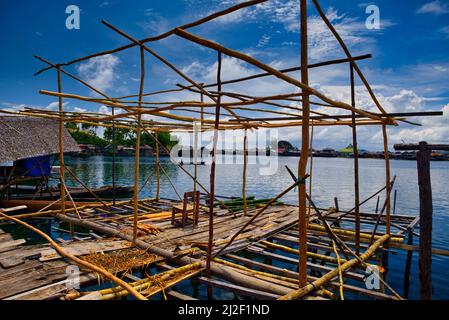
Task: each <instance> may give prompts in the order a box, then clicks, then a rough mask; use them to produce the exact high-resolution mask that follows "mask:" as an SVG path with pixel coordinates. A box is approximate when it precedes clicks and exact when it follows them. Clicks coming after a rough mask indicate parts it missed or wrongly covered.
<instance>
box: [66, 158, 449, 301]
mask: <svg viewBox="0 0 449 320" xmlns="http://www.w3.org/2000/svg"><path fill="white" fill-rule="evenodd" d="M267 160H268V159H267V158H262V159H260V161H261V162H262V163H256V162H257V158H256V157H250V159H249V162H250V164H249V165H248V173H247V177H248V178H247V194H248V195H254V196H256V197H257V198H269V197H273V196H275V195H277V194H278V193H280V192H282V191H283V190H284V189H285V188H286V187H288V186H289V185H290V184H291V182H292V180H291V178H290V176H289V174H288V172H287V171H286V169H285V166H286V165H287V166H289V167H290V168H291V169H292V170H293V172H295V171H296V168H297V162H298V158H294V157H279V158H274V157H273V158H270V159H269V161H271V163H272V167H274V168H275V169H276V168H277V169H276V170H272V171H273V172H272V174H270V175H262V174H261V170H263V169H264V168H265V170H266V169H267V165H266V162H265V161H267ZM116 161H117V162H116V183H117V184H118V185H130V184H132V183H133V180H132V179H133V177H134V158H133V157H119V158H117V160H116ZM187 162H188V159H186V161H185V163H187ZM241 162H242V161H241V158H240V157H239V156H236V157H232V156H230V157H229V156H228V157H227V158H226V163H227V164H218V165H217V175H216V193H218V194H219V195H223V196H236V197H240V196H241V183H242V173H243V169H242V165H241ZM66 164H67V165H69V166H70V167H71V168H72V170H73V171H74V172H75V173H76V174H77V176H78V177H79V178H80V179H81V180H82V181H84V182H85V183H86V184H88V185H89V186H91V187H96V186H102V185H111V184H112V158H111V157H103V156H95V157H89V158H71V157H67V159H66ZM161 165H162V168H163V170H164V171H165V173H166V175H168V176H169V177H170V179H171V181H172V182H173V184H174V185H175V186H176V189H177V190H178V192H179V193H180V194H181V195H182V194H183V193H184V192H185V191H191V190H192V189H193V183H192V180H191V178H189V177H188V176H187V175H186V174H185V173H184V172H183V171H182V170H181V169H179V168H178V167H177V166H176V165H174V164H173V163H171V162H170V159H169V158H162V159H161ZM185 168H186V169H187V170H188V171H189V172H191V173H193V166H189V165H185ZM431 168H432V169H431V172H432V187H433V203H434V220H433V228H434V232H433V246H434V248H439V249H445V248H449V187H448V183H449V162H432V165H431ZM391 172H392V176H393V175H396V176H397V179H396V184H395V186H394V188H395V189H396V190H397V192H398V197H397V205H396V213H397V214H407V215H417V214H418V211H419V199H418V186H417V170H416V162H414V161H402V160H393V161H391ZM209 174H210V166H209V165H205V166H199V175H198V176H199V181H200V182H201V183H202V184H203V185H204V186H205V187H206V188H208V186H209ZM150 175H151V176H152V177H151V178H150V179H149V180H148V183H147V184H146V185H145V187H144V188H143V189H142V191H141V194H140V196H141V197H153V196H154V194H155V187H156V183H155V159H154V158H152V157H148V158H142V159H141V164H140V177H139V179H140V186H142V185H143V184H144V182H145V181H146V180H147V178H148V177H149V176H150ZM166 175H165V174H164V173H161V196H163V197H167V198H172V199H176V198H177V196H176V194H175V193H174V191H173V188H172V186H171V184H170V182H169V179H168V178H167V177H166ZM70 183H72V184H73V185H76V183H74V182H73V181H72V182H70ZM384 185H385V167H384V161H383V160H377V159H361V160H360V186H361V187H360V192H361V199H365V198H366V197H368V196H370V195H371V194H373V193H374V192H376V191H377V190H379V189H380V188H382V187H383V186H384ZM312 190H313V198H314V200H315V202H316V203H317V205H318V206H320V207H324V208H326V207H331V206H334V200H333V199H334V197H338V200H339V204H340V208H341V209H350V208H352V207H353V202H354V200H353V161H352V160H351V159H342V158H332V159H328V158H316V159H314V165H313V189H312ZM383 200H384V195H383V194H382V196H381V202H380V203H383ZM283 201H284V202H286V203H291V204H295V203H296V202H297V193H296V191H292V192H290V193H289V194H287V195H286V196H285V197H284V198H283ZM375 207H376V199H374V200H371V201H370V202H368V203H367V204H365V205H364V206H363V207H362V210H363V211H364V212H374V209H375ZM417 240H418V239H416V237H415V239H414V241H415V244H417ZM405 257H406V254H405V253H404V252H402V251H393V254H392V255H390V270H389V274H388V282H389V284H390V285H391V286H392V287H393V288H394V289H395V290H397V291H398V292H399V293H400V294H402V292H403V274H404V266H405ZM417 260H418V255H417V253H414V254H413V264H412V282H411V288H410V298H412V299H413V298H418V296H419V281H418V264H417ZM448 264H449V257H444V256H434V258H433V265H432V268H433V269H432V273H433V286H434V298H435V299H449V269H448V268H447V265H448Z"/></svg>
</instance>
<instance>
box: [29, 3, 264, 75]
mask: <svg viewBox="0 0 449 320" xmlns="http://www.w3.org/2000/svg"><path fill="white" fill-rule="evenodd" d="M265 1H267V0H251V1H246V2H241V3H239V4H237V5H235V6H232V7H229V8H226V9H224V10H222V11H218V12H215V13H212V14H210V15H208V16H206V17H204V18H201V19H199V20H196V21H194V22H191V23H187V24H184V25H182V26H181V28H182V29H188V28H193V27H196V26H199V25H201V24H203V23H206V22H208V21H211V20H214V19H217V18H219V17H222V16H224V15H227V14H230V13H232V12H235V11H238V10H240V9H243V8H246V7H250V6H253V5H256V4H259V3H263V2H265ZM175 30H176V28H174V29H171V30H169V31H167V32H164V33H162V34H160V35H157V36H154V37H149V38H146V39H142V40H140V41H139V42H140V43H146V42H152V41H158V40H162V39H165V38H168V37H169V36H171V35H173V34H174V32H175ZM135 46H137V44H136V43H130V44H128V45H125V46H122V47H119V48H115V49H112V50H106V51H101V52H97V53H94V54H90V55H88V56H85V57H82V58H77V59H75V60H72V61H69V62H66V63H60V64H59V65H60V66H69V65H72V64H74V63H78V62H82V61H85V60H89V59H92V58H95V57H99V56H104V55H108V54H113V53H117V52H120V51H123V50H126V49H129V48H133V47H135ZM52 68H53V66H49V67H46V68H43V69H41V70H39V71H38V72H36V73H35V74H34V75H35V76H37V75H39V74H41V73H42V72H45V71H47V70H50V69H52Z"/></svg>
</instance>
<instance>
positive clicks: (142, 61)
mask: <svg viewBox="0 0 449 320" xmlns="http://www.w3.org/2000/svg"><path fill="white" fill-rule="evenodd" d="M144 85H145V51H144V49H143V47H140V89H139V108H141V107H142V97H143V89H144ZM141 125H142V115H141V113H140V112H138V113H137V128H136V162H135V170H134V192H133V202H134V223H133V242H134V244H135V243H136V240H137V221H138V218H137V216H138V213H139V164H140V134H141Z"/></svg>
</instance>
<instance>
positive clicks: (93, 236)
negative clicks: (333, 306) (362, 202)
mask: <svg viewBox="0 0 449 320" xmlns="http://www.w3.org/2000/svg"><path fill="white" fill-rule="evenodd" d="M174 205H179V202H177V201H173V200H163V199H161V200H154V199H147V200H141V201H139V215H138V220H139V224H138V228H139V231H140V232H139V237H138V240H139V241H138V242H137V246H138V247H137V248H136V247H134V246H133V244H132V242H131V241H128V240H132V217H133V207H132V206H129V205H128V204H127V203H126V202H125V203H122V204H117V205H116V206H108V207H104V206H103V207H98V206H97V207H89V208H85V209H83V208H79V209H78V213H79V215H80V216H78V215H77V213H76V212H75V211H74V210H68V212H66V216H61V215H60V214H56V219H60V220H62V221H70V222H74V223H75V224H76V225H79V226H84V227H88V228H89V229H90V233H89V235H88V236H83V237H82V238H80V237H77V236H75V237H74V238H73V239H72V240H63V239H59V240H58V243H59V245H60V246H61V248H63V249H64V250H65V251H67V252H70V253H71V254H74V255H76V256H79V257H81V258H83V259H86V260H88V261H95V262H96V263H97V265H98V264H100V265H101V263H103V262H102V261H105V262H104V263H105V265H104V267H105V268H106V269H109V270H110V271H111V272H113V273H115V274H117V275H121V276H122V277H123V279H125V280H126V281H127V282H129V283H130V284H131V285H135V284H136V283H139V282H145V279H146V280H148V278H149V277H154V276H155V275H157V277H163V278H164V275H165V274H166V273H167V272H171V273H173V276H172V277H168V278H167V279H166V280H164V281H162V283H159V284H158V285H157V286H156V287H154V286H153V287H149V289H148V288H147V289H146V291H148V297H150V296H151V297H153V296H154V298H155V299H164V298H167V299H181V300H192V299H195V298H194V297H192V296H190V295H189V294H187V293H183V292H180V291H181V290H182V289H183V283H184V282H187V283H188V282H189V281H190V283H196V285H197V286H211V287H213V288H215V289H217V288H219V289H220V290H222V291H223V292H225V295H224V296H229V297H230V298H234V295H237V296H238V297H247V298H248V297H249V298H253V299H278V298H280V297H281V296H282V294H283V293H284V294H286V293H288V292H290V291H292V290H295V289H299V286H298V282H297V277H298V272H297V257H298V249H297V248H298V241H297V239H298V230H297V212H298V208H297V207H296V206H289V205H275V206H272V207H270V208H269V209H267V210H266V211H265V212H264V213H263V214H262V215H260V216H259V217H258V218H257V219H255V220H254V222H253V223H251V224H250V225H249V227H248V228H247V229H246V230H245V231H244V232H243V233H241V234H240V236H239V237H238V238H237V240H236V241H234V243H233V244H232V245H231V246H229V247H228V248H226V250H225V251H223V252H221V253H220V255H219V256H218V257H216V258H215V259H214V264H215V265H217V266H218V267H219V268H221V270H224V271H225V272H224V273H220V272H218V273H217V274H216V273H214V275H213V277H211V278H208V277H206V276H205V275H204V270H205V269H204V267H202V266H201V263H200V262H201V261H205V259H206V255H205V252H204V251H203V250H204V249H205V248H206V247H207V239H208V216H207V213H205V212H207V207H202V210H201V214H200V219H199V224H198V225H197V226H195V227H193V226H192V225H189V226H186V227H181V226H173V225H172V224H171V221H170V219H171V208H172V207H173V206H174ZM257 210H259V209H252V210H249V212H248V214H247V215H246V216H245V215H243V213H242V212H240V213H230V212H229V211H228V210H226V209H218V210H216V211H215V214H216V217H215V219H214V230H215V231H216V233H215V234H216V237H215V241H214V247H213V249H214V252H216V251H217V250H218V249H220V248H222V247H223V244H224V243H226V242H227V241H229V239H230V234H231V235H232V234H233V233H234V232H236V231H237V230H238V229H239V227H240V226H241V225H242V224H244V223H245V222H246V221H248V220H249V219H250V218H251V217H252V216H253V215H254V214H255V212H256V211H257ZM320 211H321V212H322V213H323V214H325V215H326V219H327V220H328V221H336V220H338V219H340V222H341V223H342V226H341V227H339V228H336V227H335V228H333V230H334V232H335V233H336V234H338V235H339V237H341V238H342V239H344V240H345V242H346V243H347V244H348V246H351V247H354V246H355V242H354V232H353V231H351V229H350V228H349V229H345V228H344V226H343V225H345V224H348V223H349V224H350V223H353V222H354V221H353V216H348V215H345V213H344V212H334V211H332V210H331V211H326V210H320ZM41 214H42V215H45V212H42V213H41ZM48 214H49V215H50V214H52V212H51V211H49V212H48ZM342 217H344V220H343V218H342ZM362 217H363V219H362V221H363V226H364V227H366V229H362V233H361V234H362V237H361V239H362V244H361V249H362V250H363V251H364V250H367V249H368V247H369V235H370V234H371V232H372V230H371V229H373V228H372V226H373V225H374V224H375V223H376V219H377V217H378V214H368V213H365V214H362ZM318 223H319V220H318V218H317V216H316V215H313V214H312V215H311V216H310V222H309V228H308V232H307V241H308V248H309V252H308V261H307V267H308V274H309V275H308V280H309V281H316V280H317V279H318V278H319V277H320V276H321V275H323V274H326V273H329V272H332V271H333V270H335V268H336V267H337V265H338V262H337V258H336V256H335V251H334V248H333V247H332V239H331V238H330V237H329V236H328V235H327V233H326V232H325V231H323V230H322V229H321V228H322V226H320V225H319V224H318ZM392 223H393V226H394V227H393V230H394V232H393V233H392V237H391V238H390V245H391V246H392V247H395V246H396V247H398V246H399V247H400V245H401V243H402V242H403V240H404V230H410V229H415V228H416V227H417V219H416V218H415V217H412V216H404V215H393V216H392ZM382 224H384V222H381V225H382ZM114 234H115V235H114ZM112 235H114V236H112ZM381 237H382V233H379V234H377V235H376V239H378V238H381ZM388 247H389V246H382V247H379V248H378V250H376V251H375V253H374V254H373V255H371V256H370V257H369V259H367V261H368V262H369V263H370V264H373V265H378V266H380V267H381V268H384V267H385V268H387V266H384V267H382V265H383V260H382V255H383V254H384V253H385V252H387V251H388V250H391V249H389V248H388ZM158 250H162V251H165V252H167V253H169V254H170V255H172V257H170V258H169V257H167V256H165V257H164V256H162V255H158V254H156V253H155V252H158ZM337 252H339V254H340V255H341V251H340V250H337ZM122 256H123V257H125V258H123V259H121V260H120V258H119V257H122ZM99 257H100V258H101V257H102V258H101V259H99ZM106 257H107V258H106ZM114 257H115V258H114ZM186 258H187V259H188V260H189V261H193V259H195V261H199V262H193V263H187V264H185V262H183V261H180V259H186ZM341 258H342V259H343V257H341ZM114 259H115V260H114ZM111 261H115V262H114V264H115V266H111ZM120 261H121V262H120ZM343 262H344V261H343ZM195 263H196V266H194V268H193V267H192V264H195ZM120 264H123V265H124V266H121V265H120ZM70 265H71V262H70V261H69V260H67V259H64V258H63V257H61V256H60V255H59V254H58V253H57V252H56V251H55V250H54V249H52V248H51V247H50V246H48V245H31V246H26V245H25V240H23V239H18V240H13V239H12V237H11V235H9V234H7V233H4V232H0V299H8V300H26V299H32V300H36V299H45V300H47V299H115V298H118V297H124V296H126V295H127V294H128V293H127V292H126V291H124V292H121V293H120V294H119V296H115V295H111V293H107V292H105V291H102V290H99V289H98V290H93V289H92V288H95V286H98V281H99V276H98V274H96V273H95V272H92V271H91V270H88V269H85V268H81V273H80V280H79V281H80V290H77V291H74V290H68V289H67V285H66V283H67V281H68V280H67V272H66V270H67V267H68V266H70ZM192 268H193V269H192ZM143 270H147V272H149V273H150V274H151V276H147V277H145V276H144V272H143ZM179 270H180V271H179ZM178 271H179V272H178ZM229 271H232V272H233V273H236V274H235V275H232V276H230V277H229V276H228V275H226V272H229ZM133 273H138V274H139V276H137V275H135V274H133ZM384 275H385V272H384ZM245 276H248V277H249V278H248V279H250V280H251V281H249V283H242V282H241V281H240V279H239V278H240V277H245ZM343 276H344V283H343V288H344V290H345V291H347V292H351V293H354V294H356V295H361V296H364V297H367V298H371V299H383V300H385V299H386V300H394V299H396V297H395V296H393V295H391V294H388V293H385V289H384V288H383V289H382V290H378V291H376V290H368V289H366V288H365V284H364V281H365V279H366V273H365V269H364V268H362V267H360V266H354V267H353V268H351V269H349V270H347V271H346V272H345V273H343ZM336 278H338V275H337V276H336V277H333V278H332V279H331V281H329V282H328V283H327V284H326V285H325V286H323V287H322V288H321V289H319V290H317V291H314V292H313V293H311V294H308V295H307V296H306V297H305V298H306V299H332V298H335V297H336V291H337V290H338V289H339V287H340V284H339V282H338V279H336ZM248 279H246V281H248ZM252 281H257V283H255V284H254V283H252ZM348 281H349V283H346V282H348ZM244 282H245V281H244ZM110 285H111V284H110V283H109V286H110ZM260 286H262V287H264V289H265V290H260V289H257V287H260ZM178 287H179V288H180V289H179V290H178V289H177V288H178ZM86 288H88V289H86ZM267 289H268V290H267ZM103 290H104V289H103Z"/></svg>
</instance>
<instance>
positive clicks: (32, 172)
mask: <svg viewBox="0 0 449 320" xmlns="http://www.w3.org/2000/svg"><path fill="white" fill-rule="evenodd" d="M21 162H22V165H23V168H24V169H25V171H28V170H29V171H28V173H27V174H26V175H27V176H28V177H42V176H44V177H48V176H49V175H50V171H51V165H50V156H41V157H35V158H28V159H24V160H21Z"/></svg>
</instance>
